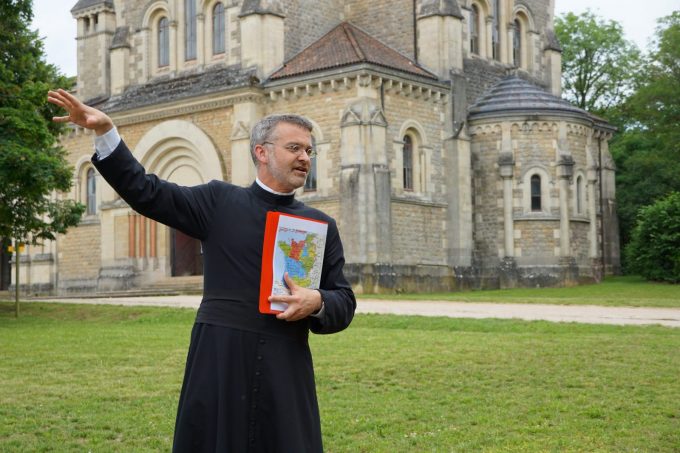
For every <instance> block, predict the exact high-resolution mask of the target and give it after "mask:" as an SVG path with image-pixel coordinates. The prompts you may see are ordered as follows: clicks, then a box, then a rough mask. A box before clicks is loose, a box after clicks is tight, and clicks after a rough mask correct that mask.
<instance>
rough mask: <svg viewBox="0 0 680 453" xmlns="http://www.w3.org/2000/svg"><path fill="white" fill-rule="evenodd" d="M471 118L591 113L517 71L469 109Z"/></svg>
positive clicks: (495, 85)
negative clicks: (518, 75) (518, 74)
mask: <svg viewBox="0 0 680 453" xmlns="http://www.w3.org/2000/svg"><path fill="white" fill-rule="evenodd" d="M468 113H469V119H470V120H474V119H480V118H484V117H488V116H502V115H504V114H518V113H519V114H537V115H538V114H558V115H568V116H576V117H582V118H584V119H590V117H591V116H590V115H589V114H588V113H587V112H586V111H585V110H581V109H580V108H578V107H575V106H573V105H571V104H570V103H569V102H567V101H565V100H564V99H561V98H559V97H557V96H554V95H552V94H550V93H548V92H547V91H545V90H544V89H543V88H540V87H539V86H537V85H534V84H533V83H530V82H528V81H526V80H524V79H521V78H519V77H517V76H515V75H513V76H508V77H505V78H503V79H501V80H500V81H498V82H497V83H496V84H494V85H493V86H491V88H489V89H488V90H487V91H486V92H485V93H484V94H483V95H482V96H481V97H480V98H479V99H478V100H477V102H475V103H474V104H473V105H471V106H470V108H469V109H468Z"/></svg>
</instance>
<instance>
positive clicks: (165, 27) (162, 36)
mask: <svg viewBox="0 0 680 453" xmlns="http://www.w3.org/2000/svg"><path fill="white" fill-rule="evenodd" d="M169 64H170V26H169V23H168V18H167V17H163V18H161V20H160V21H159V22H158V67H159V68H160V67H163V66H168V65H169Z"/></svg>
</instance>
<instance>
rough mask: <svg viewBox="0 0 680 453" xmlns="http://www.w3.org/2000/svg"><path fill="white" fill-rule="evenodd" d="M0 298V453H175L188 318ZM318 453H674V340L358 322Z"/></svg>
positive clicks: (486, 323)
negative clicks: (16, 311)
mask: <svg viewBox="0 0 680 453" xmlns="http://www.w3.org/2000/svg"><path fill="white" fill-rule="evenodd" d="M13 316H14V315H13V306H12V304H11V303H0V357H1V358H0V379H1V382H0V421H1V423H0V451H2V452H5V451H7V452H15V451H16V452H27V451H46V452H47V451H55V452H71V451H73V452H81V451H85V452H86V451H93V452H110V451H120V452H132V451H134V452H144V451H169V448H170V445H171V438H172V429H173V423H174V415H175V410H176V404H177V397H178V394H179V388H180V384H181V379H182V371H183V366H184V359H185V355H186V349H187V346H188V341H189V331H190V328H191V324H192V322H193V317H194V312H193V311H192V310H181V309H168V308H130V307H128V308H124V307H116V306H88V305H67V304H45V303H27V304H24V305H23V308H22V317H21V318H19V319H18V320H16V319H14V317H13ZM311 344H312V348H313V351H314V357H315V368H316V375H317V385H318V394H319V402H320V407H321V413H322V429H323V432H324V441H325V447H326V451H328V452H331V453H333V452H430V451H437V452H442V451H443V452H448V451H462V452H469V451H484V452H546V451H556V452H557V451H559V452H643V451H644V452H677V451H680V403H679V402H680V383H679V382H678V376H680V329H671V328H663V327H652V326H650V327H618V326H598V325H577V324H551V323H546V322H520V321H500V320H459V319H445V318H421V317H397V316H379V315H364V316H357V318H356V319H355V321H354V323H353V324H352V326H351V327H350V328H349V329H348V330H346V331H344V332H342V333H340V334H336V335H330V336H312V337H311Z"/></svg>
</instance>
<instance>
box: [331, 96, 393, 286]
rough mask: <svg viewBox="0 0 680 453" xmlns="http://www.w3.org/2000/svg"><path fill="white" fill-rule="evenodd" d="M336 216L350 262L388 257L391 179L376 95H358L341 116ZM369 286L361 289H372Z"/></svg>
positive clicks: (374, 261) (384, 127) (384, 124)
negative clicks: (347, 239)
mask: <svg viewBox="0 0 680 453" xmlns="http://www.w3.org/2000/svg"><path fill="white" fill-rule="evenodd" d="M340 128H341V140H340V155H341V170H340V220H341V222H342V224H341V229H342V231H343V234H344V235H345V236H347V237H352V238H355V239H354V240H352V241H348V242H347V243H345V257H346V259H347V262H348V263H354V264H380V263H389V262H391V259H392V240H391V236H392V234H391V223H392V222H391V203H390V198H391V191H392V190H391V182H390V171H389V168H388V166H387V148H386V145H387V143H386V136H387V121H386V120H385V116H384V114H383V112H382V109H381V107H380V104H379V102H378V101H377V100H375V99H372V98H369V97H361V98H358V99H357V100H356V101H354V102H353V103H352V104H351V105H350V106H349V107H348V108H347V109H346V110H345V112H344V114H343V116H342V122H341V124H340ZM372 289H373V288H365V290H372Z"/></svg>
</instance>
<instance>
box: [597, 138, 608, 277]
mask: <svg viewBox="0 0 680 453" xmlns="http://www.w3.org/2000/svg"><path fill="white" fill-rule="evenodd" d="M597 154H598V156H597V159H598V161H599V167H600V237H601V238H602V241H601V243H600V248H601V253H602V276H603V277H604V276H605V275H606V269H607V266H606V264H607V263H606V260H605V245H604V181H603V178H602V137H598V139H597Z"/></svg>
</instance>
